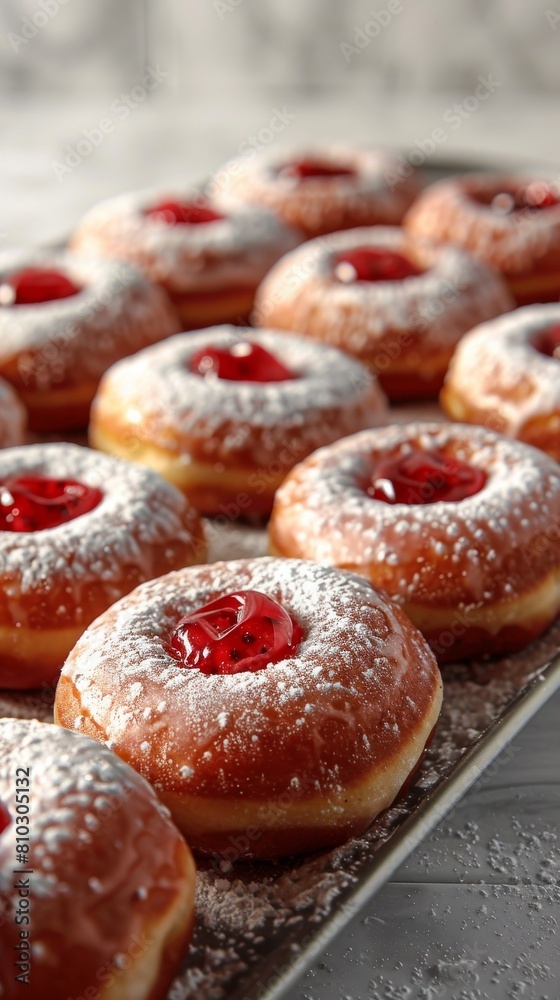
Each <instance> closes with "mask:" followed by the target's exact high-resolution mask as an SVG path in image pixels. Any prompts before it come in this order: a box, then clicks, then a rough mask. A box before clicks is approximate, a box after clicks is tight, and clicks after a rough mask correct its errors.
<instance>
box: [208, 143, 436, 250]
mask: <svg viewBox="0 0 560 1000" xmlns="http://www.w3.org/2000/svg"><path fill="white" fill-rule="evenodd" d="M212 189H213V190H215V191H216V201H217V204H218V205H224V206H225V207H226V208H239V207H240V206H243V205H245V206H247V205H252V206H260V207H264V208H268V209H272V211H274V212H275V213H276V214H277V215H278V217H279V218H280V219H282V221H283V222H285V223H287V224H288V225H290V226H294V227H296V228H297V229H299V230H300V231H302V232H303V234H304V236H305V238H306V239H312V238H313V237H315V236H321V235H323V234H325V233H332V232H336V231H338V230H340V229H354V228H355V227H356V226H377V225H385V226H387V225H389V226H391V225H398V224H399V223H400V222H401V220H402V218H403V216H404V214H405V212H406V211H407V209H408V208H409V207H410V205H411V204H412V202H413V200H414V198H415V197H416V195H417V194H418V191H419V184H418V182H417V180H416V177H415V176H414V175H411V176H409V177H407V178H402V177H399V173H398V164H397V163H396V161H395V159H394V157H393V156H392V155H391V154H390V153H387V152H384V151H382V150H378V149H362V148H360V147H358V146H347V145H336V146H327V147H324V148H314V149H310V150H292V152H291V153H290V152H286V151H285V150H284V151H277V150H274V151H271V152H268V151H267V152H265V153H261V154H258V155H256V156H250V157H249V156H247V155H242V156H240V157H238V158H236V159H234V160H232V161H231V162H230V163H226V165H225V166H224V168H223V169H222V170H221V171H219V172H218V175H217V178H216V182H215V183H214V185H213V188H212Z"/></svg>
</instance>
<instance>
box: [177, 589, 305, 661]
mask: <svg viewBox="0 0 560 1000" xmlns="http://www.w3.org/2000/svg"><path fill="white" fill-rule="evenodd" d="M302 637H303V632H302V630H301V628H300V626H299V625H298V623H297V622H296V621H295V620H294V619H293V618H292V616H291V615H289V614H288V612H287V611H285V610H284V608H282V607H281V606H280V605H279V604H277V602H276V601H273V600H272V598H271V597H266V595H265V594H261V593H260V592H259V591H258V590H241V591H239V592H238V593H236V594H228V595H227V597H220V598H218V600H216V601H211V602H210V604H205V605H204V607H202V608H199V610H198V611H193V612H192V614H190V615H186V616H185V617H184V618H181V621H180V622H179V624H178V625H177V628H176V629H175V631H174V632H173V635H172V637H171V642H170V651H171V654H172V656H174V657H175V659H177V660H178V661H179V663H180V664H181V666H183V667H191V668H196V669H197V670H200V671H202V673H203V674H239V673H243V672H246V671H251V672H255V671H256V670H262V669H263V668H264V667H267V666H268V665H269V664H270V663H277V662H278V661H279V660H283V659H285V658H286V657H289V656H292V655H293V654H294V653H295V652H296V650H297V648H298V646H299V644H300V642H301V639H302Z"/></svg>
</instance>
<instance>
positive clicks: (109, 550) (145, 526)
mask: <svg viewBox="0 0 560 1000" xmlns="http://www.w3.org/2000/svg"><path fill="white" fill-rule="evenodd" d="M25 473H29V474H32V473H37V474H38V475H45V476H50V477H52V478H55V479H60V478H68V479H75V480H77V481H78V482H82V483H84V485H86V486H92V487H96V488H99V489H101V490H102V492H103V499H102V500H101V502H100V503H99V505H98V506H97V507H96V508H95V509H94V510H92V511H89V513H87V514H84V515H83V516H81V517H77V518H75V519H74V520H71V521H67V522H65V523H64V524H62V525H59V526H58V527H56V528H49V529H46V530H43V531H35V532H9V531H2V532H0V558H1V560H2V572H3V592H4V594H5V595H6V598H7V601H8V603H9V604H11V605H12V607H13V612H14V615H15V616H16V618H17V617H18V616H19V614H20V610H19V606H18V598H19V597H21V596H22V595H26V594H35V595H37V594H38V593H40V592H41V590H42V589H45V588H49V587H51V588H52V586H53V585H54V583H58V584H59V585H60V586H61V587H62V588H63V589H64V588H68V591H69V593H71V594H72V596H73V599H74V601H75V603H76V604H77V605H78V608H79V605H80V599H81V594H82V591H84V592H85V591H87V589H88V588H90V587H91V585H92V583H93V582H94V581H96V580H100V581H101V582H102V583H103V585H104V586H105V587H107V588H108V589H109V591H110V590H111V587H112V586H113V589H114V594H115V596H114V599H115V600H116V599H117V597H119V596H121V594H122V581H121V577H122V573H123V569H124V568H126V567H128V568H130V567H140V568H141V570H142V575H143V576H144V577H145V578H149V576H150V573H151V570H152V560H153V551H152V547H153V546H155V545H161V544H163V543H164V542H166V541H171V540H179V541H183V542H184V543H187V544H194V543H193V539H192V537H191V536H190V534H189V533H188V531H187V529H186V528H185V526H184V517H183V516H184V511H185V508H186V501H185V499H184V497H183V496H182V495H181V494H180V493H179V492H178V491H177V490H175V489H174V488H173V487H172V486H169V485H168V484H167V483H165V482H163V480H161V479H160V477H159V476H157V475H156V474H155V473H153V472H151V471H149V470H147V469H142V468H140V467H137V466H134V465H130V464H128V463H125V462H120V461H118V460H116V459H113V458H109V457H107V456H105V455H101V454H99V453H98V452H94V451H90V450H89V449H87V448H80V447H78V446H76V445H71V444H36V445H27V446H26V447H21V448H11V449H8V450H5V451H3V452H0V482H1V481H4V480H5V479H7V478H9V477H10V476H14V475H15V476H18V475H23V474H25ZM78 613H79V612H78ZM60 615H61V618H64V617H65V615H66V609H65V608H64V607H62V608H61V609H60ZM51 624H54V623H51Z"/></svg>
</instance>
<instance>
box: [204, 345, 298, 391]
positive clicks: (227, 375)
mask: <svg viewBox="0 0 560 1000" xmlns="http://www.w3.org/2000/svg"><path fill="white" fill-rule="evenodd" d="M190 370H191V372H194V374H195V375H202V376H203V377H204V376H207V375H213V376H215V377H216V378H223V379H227V380H228V381H231V382H286V381H288V379H294V378H297V375H296V374H295V372H293V371H291V370H290V369H289V368H287V367H286V365H284V364H282V362H281V361H279V360H278V358H275V357H274V355H273V354H270V352H269V351H267V350H265V348H264V347H261V346H260V344H252V343H250V341H248V340H241V341H238V342H237V343H235V344H232V345H231V346H230V347H203V348H202V350H201V351H198V352H197V353H196V354H195V355H194V357H192V358H191V360H190Z"/></svg>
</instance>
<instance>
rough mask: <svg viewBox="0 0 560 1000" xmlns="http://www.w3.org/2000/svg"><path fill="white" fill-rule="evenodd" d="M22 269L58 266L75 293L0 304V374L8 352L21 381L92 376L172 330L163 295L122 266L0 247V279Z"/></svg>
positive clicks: (59, 380) (71, 380)
mask: <svg viewBox="0 0 560 1000" xmlns="http://www.w3.org/2000/svg"><path fill="white" fill-rule="evenodd" d="M28 267H38V268H41V267H43V268H45V267H46V268H58V269H60V270H61V271H62V272H63V273H64V274H67V275H68V276H69V278H71V280H72V281H74V282H75V283H76V284H77V285H78V286H80V287H81V291H80V292H79V293H78V294H77V295H72V296H70V297H69V298H65V299H58V300H54V301H52V302H41V303H36V304H33V305H18V306H0V373H1V372H2V369H3V365H4V364H7V363H11V362H13V358H14V356H16V357H17V358H18V359H19V360H18V372H19V375H20V376H21V378H22V379H23V381H24V384H26V385H29V384H31V383H32V384H37V385H39V386H43V387H45V388H46V387H48V386H50V385H51V384H55V385H56V384H60V383H62V382H64V383H68V382H69V383H70V384H75V383H76V381H79V380H80V376H81V380H82V381H86V379H88V378H89V379H99V377H100V375H101V374H102V373H103V372H104V371H105V370H106V369H107V368H108V367H109V365H111V364H113V363H114V362H115V361H117V360H118V359H119V358H122V357H124V356H126V355H127V354H131V353H132V352H133V351H137V350H140V348H142V347H147V346H148V345H149V344H153V343H156V342H157V341H158V340H161V339H162V338H163V337H166V336H169V335H170V334H171V333H176V332H177V331H178V329H179V325H178V321H177V319H176V317H175V315H174V313H173V311H172V309H171V306H170V304H169V301H168V299H167V298H166V296H165V294H164V293H163V292H162V291H161V289H159V288H156V287H154V286H153V285H150V284H149V283H148V282H147V281H146V280H145V278H143V277H142V275H141V274H140V272H139V271H137V270H136V268H133V267H130V266H129V265H128V264H119V263H116V262H115V261H103V260H95V259H88V258H84V257H79V256H78V255H76V254H70V253H65V252H54V251H49V250H33V251H31V250H9V251H8V250H6V251H4V252H2V253H1V254H0V283H1V282H2V281H5V280H6V279H7V278H9V276H10V275H11V274H12V273H14V272H16V271H19V270H20V269H22V268H28Z"/></svg>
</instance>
